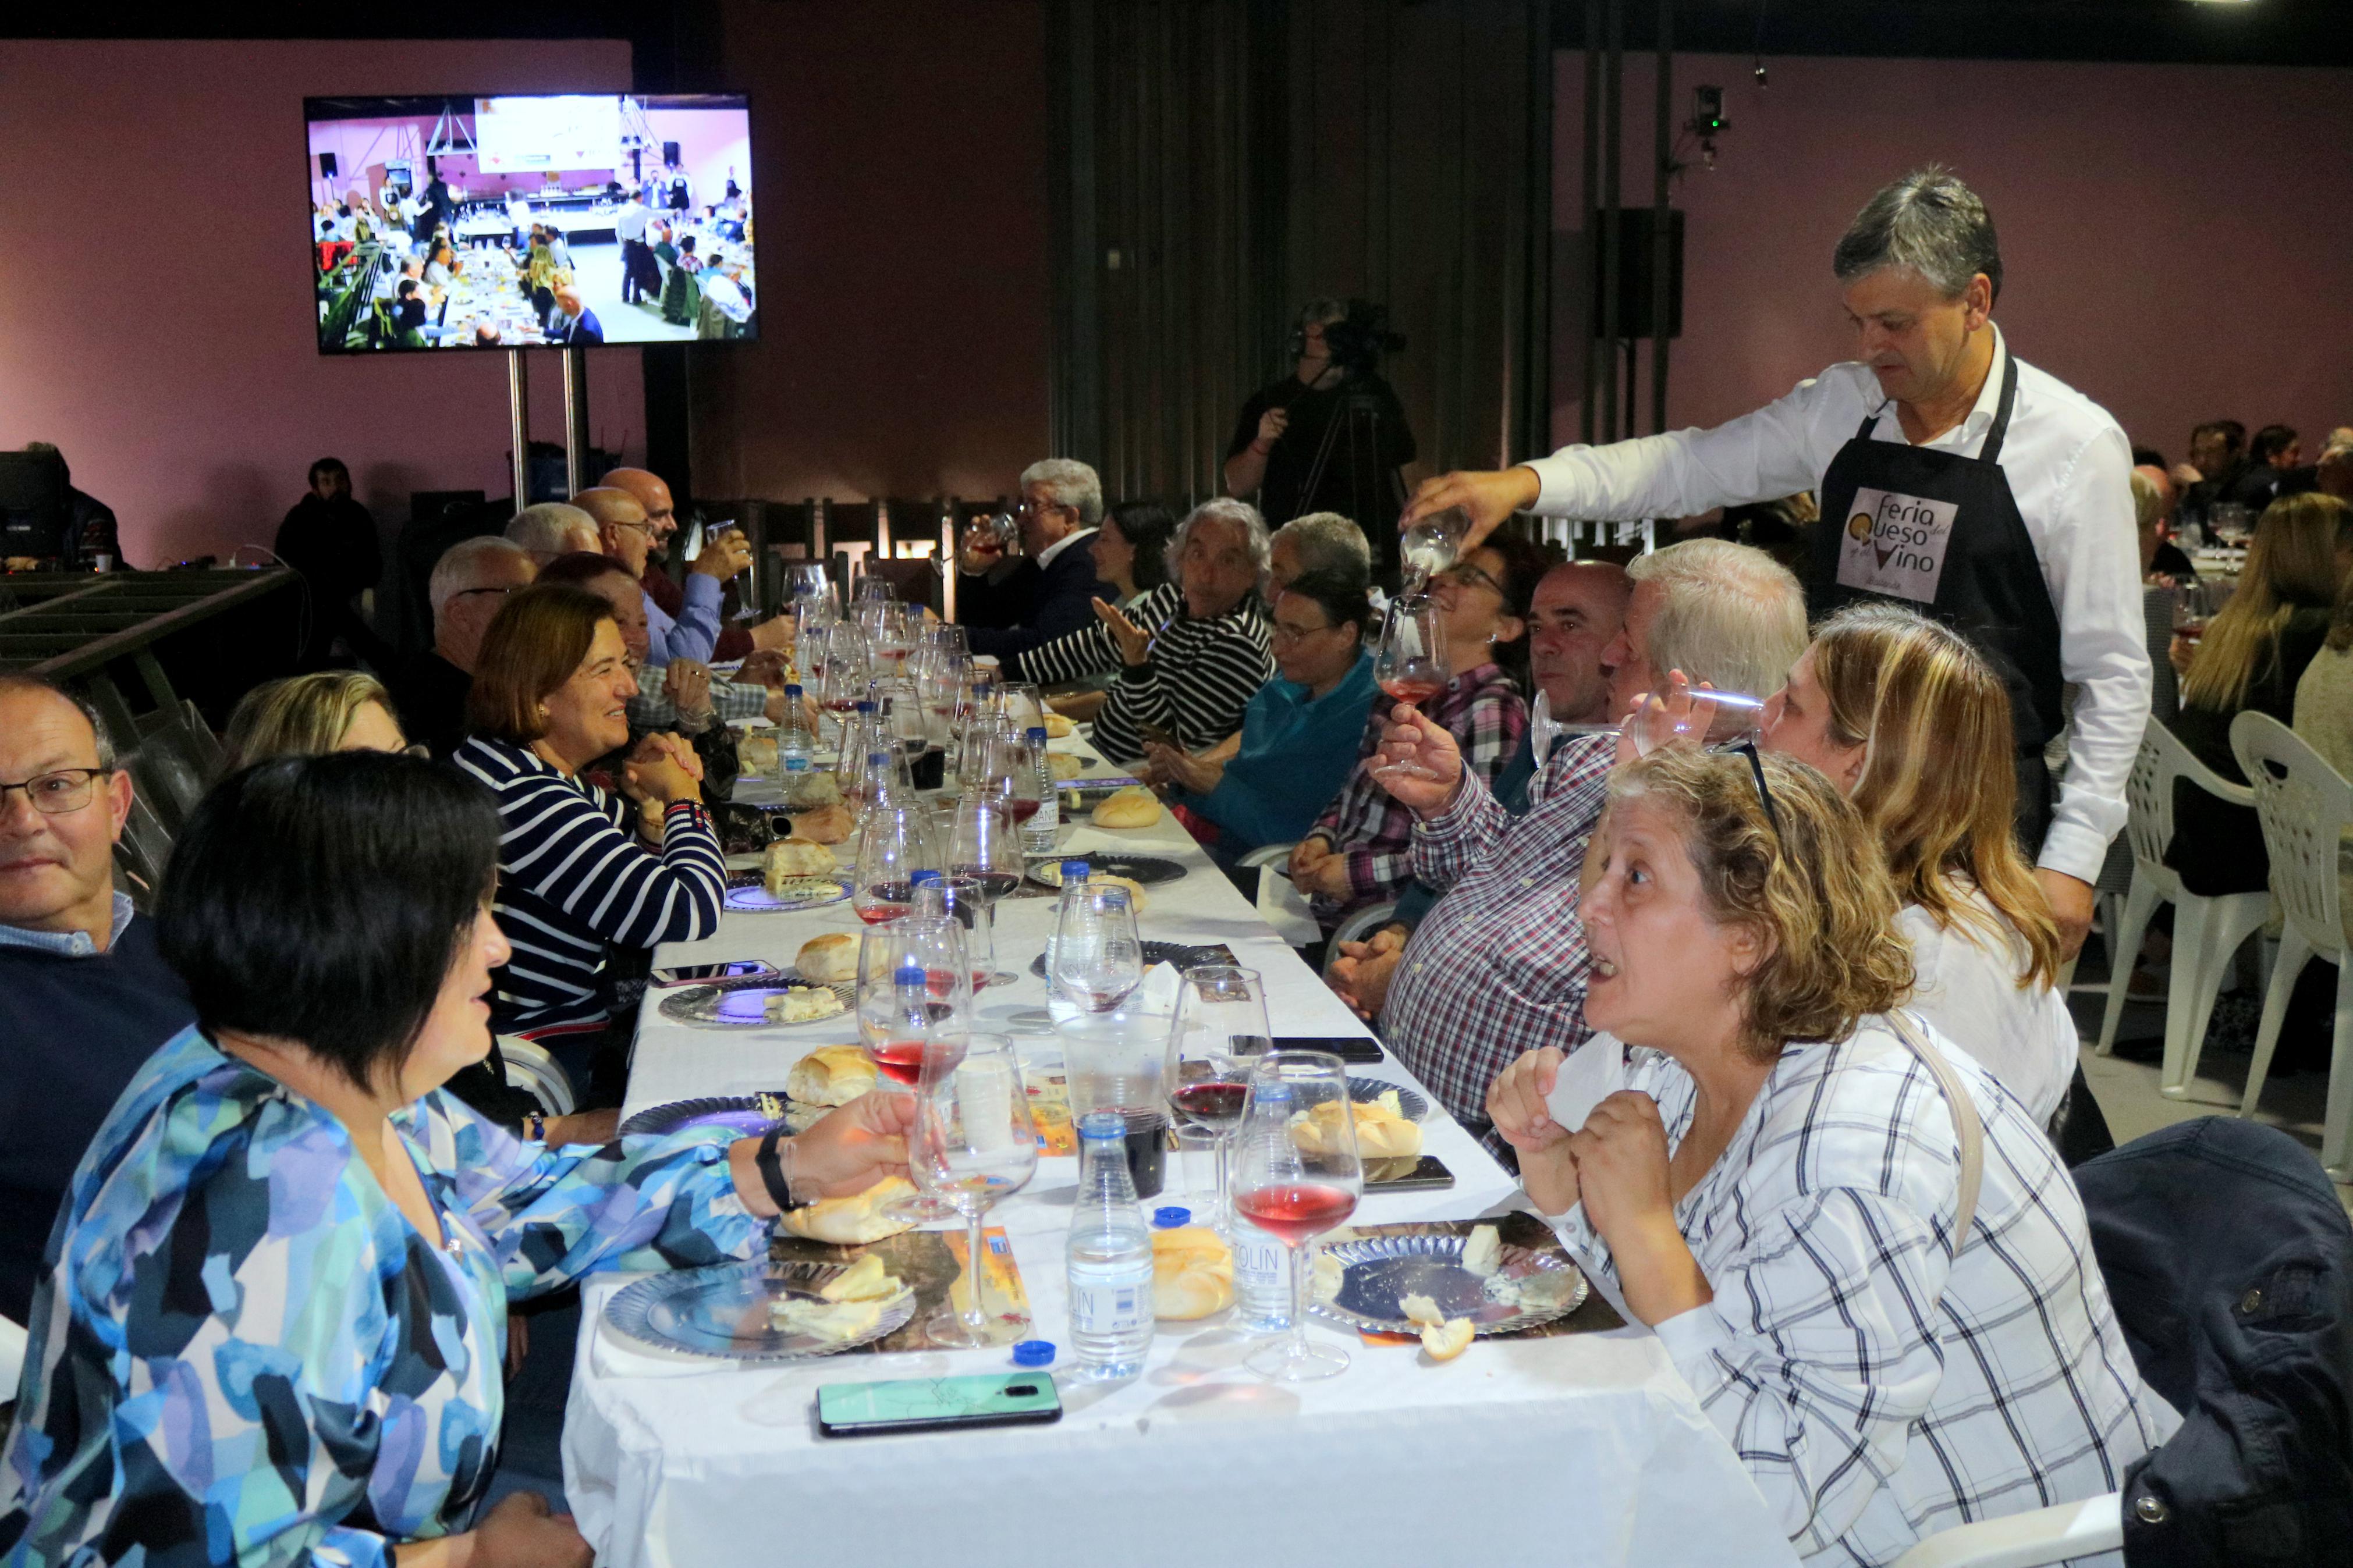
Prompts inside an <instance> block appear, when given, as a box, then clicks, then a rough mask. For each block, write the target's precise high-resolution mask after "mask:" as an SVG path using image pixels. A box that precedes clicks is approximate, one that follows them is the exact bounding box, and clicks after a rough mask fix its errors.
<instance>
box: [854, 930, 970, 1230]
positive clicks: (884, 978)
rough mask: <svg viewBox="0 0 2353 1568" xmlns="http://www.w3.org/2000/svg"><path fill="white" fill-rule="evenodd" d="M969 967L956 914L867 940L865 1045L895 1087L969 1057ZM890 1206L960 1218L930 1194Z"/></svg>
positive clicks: (861, 959)
mask: <svg viewBox="0 0 2353 1568" xmlns="http://www.w3.org/2000/svg"><path fill="white" fill-rule="evenodd" d="M969 962H970V960H968V959H967V958H966V957H965V948H964V927H962V926H961V925H959V924H957V923H956V921H955V917H954V916H944V915H928V916H912V915H911V916H907V917H904V918H902V919H900V920H894V921H883V922H881V924H879V925H870V926H868V927H867V928H866V931H865V934H864V935H862V936H861V937H860V938H859V942H858V1040H859V1045H860V1047H861V1048H862V1049H863V1050H864V1051H865V1053H866V1059H867V1060H869V1061H871V1062H872V1063H873V1064H874V1069H875V1071H877V1072H879V1073H881V1075H882V1077H883V1079H886V1080H887V1081H888V1082H889V1083H892V1084H897V1085H900V1086H902V1087H904V1088H908V1089H913V1088H914V1087H916V1086H917V1085H918V1084H920V1083H921V1082H922V1081H923V1074H924V1072H925V1071H926V1070H937V1069H938V1068H939V1067H940V1066H941V1064H943V1063H944V1064H946V1065H949V1066H953V1065H954V1064H955V1062H956V1061H959V1060H961V1059H962V1058H963V1057H964V1052H965V1041H966V1039H967V1037H969V1035H970V1032H971V1027H972V974H971V972H970V971H969V970H968V969H967V968H966V967H965V965H966V964H967V963H969ZM890 1208H891V1213H892V1216H893V1217H895V1218H902V1219H913V1220H920V1221H925V1222H928V1221H931V1220H939V1219H952V1218H954V1217H955V1215H957V1213H958V1211H957V1209H956V1207H955V1205H953V1204H952V1203H949V1202H948V1201H946V1200H945V1199H943V1198H940V1197H936V1196H934V1195H931V1194H923V1193H916V1194H911V1195H909V1196H906V1197H904V1198H902V1199H901V1200H900V1201H899V1202H897V1203H895V1204H892V1205H890Z"/></svg>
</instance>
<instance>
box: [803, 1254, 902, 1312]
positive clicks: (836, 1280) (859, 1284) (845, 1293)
mask: <svg viewBox="0 0 2353 1568" xmlns="http://www.w3.org/2000/svg"><path fill="white" fill-rule="evenodd" d="M903 1289H906V1286H904V1285H902V1284H901V1283H900V1281H899V1277H898V1276H897V1275H895V1274H893V1273H892V1272H891V1271H890V1270H889V1269H887V1268H883V1267H882V1259H881V1258H880V1257H878V1256H877V1255H875V1254H874V1253H871V1252H870V1253H868V1254H867V1255H866V1256H865V1257H863V1258H860V1259H859V1260H858V1261H857V1262H855V1263H853V1264H851V1265H850V1266H849V1269H848V1270H847V1271H846V1272H844V1273H840V1274H837V1275H835V1276H834V1277H833V1278H832V1279H829V1280H828V1281H827V1282H826V1285H825V1288H824V1289H821V1290H819V1291H818V1295H820V1296H823V1297H824V1298H825V1299H826V1300H828V1301H887V1300H891V1299H892V1297H893V1296H896V1295H897V1294H898V1293H899V1292H900V1291H902V1290H903Z"/></svg>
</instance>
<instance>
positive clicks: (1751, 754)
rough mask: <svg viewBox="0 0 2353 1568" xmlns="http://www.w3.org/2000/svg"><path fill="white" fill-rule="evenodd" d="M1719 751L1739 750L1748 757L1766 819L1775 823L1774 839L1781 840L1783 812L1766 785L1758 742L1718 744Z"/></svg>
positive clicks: (1749, 771)
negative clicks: (1774, 801)
mask: <svg viewBox="0 0 2353 1568" xmlns="http://www.w3.org/2000/svg"><path fill="white" fill-rule="evenodd" d="M1716 750H1717V751H1719V752H1739V753H1740V754H1741V755H1742V756H1744V757H1746V758H1747V759H1748V773H1749V776H1750V777H1752V778H1754V779H1755V780H1756V781H1757V800H1758V802H1759V803H1760V804H1762V805H1764V807H1765V820H1766V821H1767V822H1769V823H1771V824H1772V825H1773V841H1774V842H1775V843H1776V844H1778V843H1779V842H1780V841H1781V814H1780V813H1779V812H1778V811H1777V810H1775V809H1774V806H1773V792H1772V791H1771V790H1769V789H1767V788H1766V787H1765V761H1764V759H1763V758H1762V757H1759V756H1758V755H1757V742H1754V741H1738V742H1734V743H1733V744H1731V745H1728V746H1718V747H1717V748H1716Z"/></svg>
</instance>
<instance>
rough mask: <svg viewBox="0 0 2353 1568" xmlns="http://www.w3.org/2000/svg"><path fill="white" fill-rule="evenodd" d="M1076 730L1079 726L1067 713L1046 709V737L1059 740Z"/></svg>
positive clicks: (1077, 730) (1074, 732)
mask: <svg viewBox="0 0 2353 1568" xmlns="http://www.w3.org/2000/svg"><path fill="white" fill-rule="evenodd" d="M1078 732H1079V727H1078V726H1077V725H1076V724H1074V723H1072V722H1071V719H1070V716H1069V715H1068V714H1066V713H1057V712H1055V711H1054V710H1052V709H1048V710H1046V739H1048V740H1050V741H1060V740H1061V739H1063V738H1064V737H1066V736H1070V735H1075V734H1077V733H1078Z"/></svg>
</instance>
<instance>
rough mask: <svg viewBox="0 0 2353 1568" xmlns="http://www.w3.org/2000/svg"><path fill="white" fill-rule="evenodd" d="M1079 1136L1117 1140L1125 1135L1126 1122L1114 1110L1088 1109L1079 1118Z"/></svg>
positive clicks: (1109, 1140) (1122, 1138)
mask: <svg viewBox="0 0 2353 1568" xmlns="http://www.w3.org/2000/svg"><path fill="white" fill-rule="evenodd" d="M1079 1136H1080V1137H1082V1138H1100V1139H1103V1140H1105V1141H1106V1142H1121V1141H1123V1140H1124V1139H1125V1138H1126V1137H1127V1123H1126V1121H1124V1120H1123V1119H1122V1118H1121V1116H1120V1114H1119V1112H1118V1111H1116V1110H1090V1111H1088V1112H1087V1113H1086V1114H1085V1115H1084V1116H1082V1117H1080V1118H1079Z"/></svg>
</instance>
